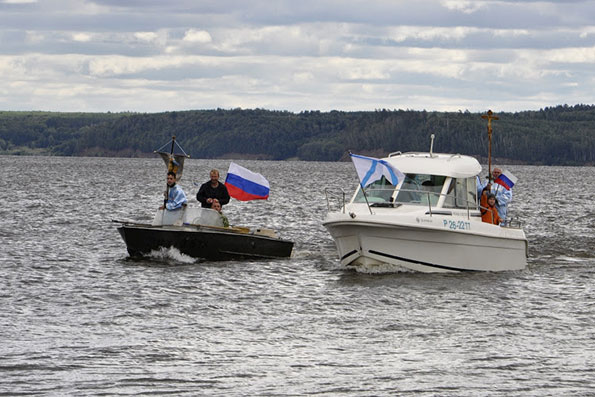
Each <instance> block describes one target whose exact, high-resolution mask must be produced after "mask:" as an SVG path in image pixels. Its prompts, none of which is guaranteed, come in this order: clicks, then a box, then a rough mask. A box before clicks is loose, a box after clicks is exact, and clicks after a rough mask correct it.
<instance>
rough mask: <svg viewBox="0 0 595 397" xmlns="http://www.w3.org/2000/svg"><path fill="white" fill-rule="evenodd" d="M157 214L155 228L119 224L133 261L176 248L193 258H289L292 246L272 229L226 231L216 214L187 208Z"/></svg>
mask: <svg viewBox="0 0 595 397" xmlns="http://www.w3.org/2000/svg"><path fill="white" fill-rule="evenodd" d="M163 212H164V211H163V210H160V211H158V213H157V215H156V216H155V220H154V221H153V223H152V224H142V223H134V222H131V221H116V222H119V223H121V224H122V225H121V226H120V227H118V231H119V232H120V235H121V236H122V238H123V239H124V242H125V243H126V248H127V249H128V253H129V254H130V256H132V257H138V256H143V255H147V254H149V253H150V252H151V251H153V250H159V249H160V248H171V247H174V248H177V249H178V250H179V251H180V252H181V253H183V254H185V255H188V256H191V257H193V258H204V259H207V260H234V259H250V258H287V257H289V256H291V251H292V249H293V242H292V241H289V240H283V239H281V238H279V237H278V236H277V234H276V233H275V231H273V230H271V229H264V228H262V229H260V228H257V229H249V228H244V227H223V224H222V223H220V220H219V215H218V213H217V212H216V211H214V210H211V209H206V208H186V209H183V210H179V211H167V212H166V213H165V216H163Z"/></svg>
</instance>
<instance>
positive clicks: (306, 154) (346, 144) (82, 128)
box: [0, 105, 595, 165]
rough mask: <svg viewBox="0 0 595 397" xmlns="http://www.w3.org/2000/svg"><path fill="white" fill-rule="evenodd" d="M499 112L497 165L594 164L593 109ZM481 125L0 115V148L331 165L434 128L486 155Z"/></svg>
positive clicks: (405, 144) (368, 115) (381, 114)
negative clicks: (169, 148) (176, 148)
mask: <svg viewBox="0 0 595 397" xmlns="http://www.w3.org/2000/svg"><path fill="white" fill-rule="evenodd" d="M497 116H498V117H499V120H497V121H494V122H493V124H492V126H493V140H492V155H493V157H494V158H495V159H496V160H497V161H506V162H516V163H525V164H546V165H595V106H593V105H576V106H567V105H564V106H558V107H552V108H545V109H542V110H539V111H525V112H518V113H499V114H497ZM486 130H487V124H486V121H485V120H483V119H482V118H481V114H479V113H470V112H426V111H413V110H378V111H373V112H342V111H331V112H318V111H311V112H301V113H291V112H280V111H268V110H261V109H255V110H242V109H235V110H222V109H217V110H194V111H183V112H164V113H153V114H140V113H48V112H0V154H25V155H27V154H39V155H64V156H124V157H133V156H136V157H138V156H148V155H151V154H152V153H153V151H154V150H155V149H157V148H159V147H160V146H162V145H163V144H165V143H166V142H167V141H168V140H169V139H170V138H171V136H172V135H175V136H176V138H177V140H178V142H179V143H180V144H181V145H182V147H183V148H184V149H185V151H186V152H187V153H188V154H190V155H191V156H192V158H236V159H240V158H253V159H271V160H285V159H300V160H321V161H337V160H341V159H345V158H346V157H347V156H346V153H347V151H349V150H351V151H352V152H354V153H361V154H368V155H373V156H377V157H381V156H384V155H386V154H388V153H390V152H394V151H401V152H405V151H428V150H429V144H430V135H431V134H435V135H436V140H435V144H434V151H435V152H445V153H461V154H468V155H473V156H476V157H478V158H481V159H485V157H486V156H487V152H488V143H487V132H486Z"/></svg>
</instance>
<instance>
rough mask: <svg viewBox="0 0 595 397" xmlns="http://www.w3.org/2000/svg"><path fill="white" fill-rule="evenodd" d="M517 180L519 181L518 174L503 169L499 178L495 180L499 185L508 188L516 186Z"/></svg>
mask: <svg viewBox="0 0 595 397" xmlns="http://www.w3.org/2000/svg"><path fill="white" fill-rule="evenodd" d="M516 181H517V177H516V176H514V175H512V173H511V172H510V171H508V170H504V171H502V173H501V174H500V176H499V177H498V178H496V180H495V181H494V182H496V183H497V184H498V185H501V186H504V187H505V188H506V190H510V189H512V187H513V186H514V184H515V183H516Z"/></svg>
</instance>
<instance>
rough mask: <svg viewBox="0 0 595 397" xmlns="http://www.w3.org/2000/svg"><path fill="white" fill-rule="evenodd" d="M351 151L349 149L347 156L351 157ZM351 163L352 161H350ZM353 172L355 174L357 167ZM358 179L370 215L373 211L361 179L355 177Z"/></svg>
mask: <svg viewBox="0 0 595 397" xmlns="http://www.w3.org/2000/svg"><path fill="white" fill-rule="evenodd" d="M351 154H352V153H351V151H349V156H350V157H351ZM351 163H352V164H353V161H352V162H351ZM353 166H354V167H355V164H353ZM355 172H356V174H357V168H356V169H355ZM357 179H358V180H359V186H360V187H361V189H362V193H363V195H364V198H365V199H366V205H367V206H368V210H369V211H370V215H374V213H373V212H372V208H370V202H369V201H368V196H367V195H366V190H365V189H364V186H363V185H362V181H361V180H360V179H359V177H358V178H357Z"/></svg>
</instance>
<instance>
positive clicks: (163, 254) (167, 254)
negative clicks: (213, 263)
mask: <svg viewBox="0 0 595 397" xmlns="http://www.w3.org/2000/svg"><path fill="white" fill-rule="evenodd" d="M147 256H148V257H149V258H151V259H155V260H158V261H163V262H171V261H175V262H177V263H184V264H191V263H194V262H196V258H193V257H191V256H188V255H184V254H183V253H181V252H180V250H178V249H177V248H175V247H169V248H163V247H162V248H160V249H159V250H152V251H151V252H150V253H149V254H148V255H147Z"/></svg>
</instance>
